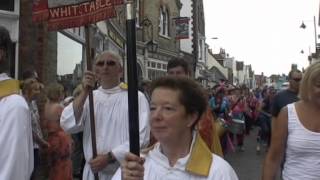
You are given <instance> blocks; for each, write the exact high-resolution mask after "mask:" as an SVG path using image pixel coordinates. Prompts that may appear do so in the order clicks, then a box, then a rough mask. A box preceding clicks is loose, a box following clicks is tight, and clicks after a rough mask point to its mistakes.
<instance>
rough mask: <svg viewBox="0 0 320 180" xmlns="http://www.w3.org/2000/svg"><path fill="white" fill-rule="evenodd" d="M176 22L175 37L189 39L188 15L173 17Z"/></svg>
mask: <svg viewBox="0 0 320 180" xmlns="http://www.w3.org/2000/svg"><path fill="white" fill-rule="evenodd" d="M174 21H175V24H176V39H189V21H190V18H189V17H178V18H174Z"/></svg>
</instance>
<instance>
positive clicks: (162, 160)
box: [150, 132, 196, 171]
mask: <svg viewBox="0 0 320 180" xmlns="http://www.w3.org/2000/svg"><path fill="white" fill-rule="evenodd" d="M192 136H193V137H192V143H191V146H190V150H189V153H188V154H187V155H186V156H185V157H182V158H180V159H178V160H177V162H176V164H175V165H174V166H173V167H171V166H170V164H169V160H168V158H167V157H166V156H165V155H164V154H163V153H162V152H161V148H160V143H157V144H155V147H154V149H153V150H152V151H150V157H151V158H152V159H155V161H156V162H157V163H159V165H160V166H164V167H166V168H168V169H170V168H174V169H179V170H181V171H184V170H185V169H186V165H187V162H188V160H189V157H190V155H191V151H192V147H193V144H194V142H195V139H196V132H193V135H192Z"/></svg>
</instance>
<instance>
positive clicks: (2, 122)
mask: <svg viewBox="0 0 320 180" xmlns="http://www.w3.org/2000/svg"><path fill="white" fill-rule="evenodd" d="M8 79H10V78H9V77H8V76H7V75H6V74H0V82H1V81H3V80H8ZM0 91H1V89H0ZM0 148H1V150H0V152H1V153H0V179H1V180H2V179H3V180H5V179H6V180H11V179H12V180H29V179H30V176H31V173H32V170H33V141H32V128H31V119H30V111H29V107H28V104H27V102H26V101H25V100H24V98H23V97H22V96H20V95H16V94H14V95H9V96H6V97H3V98H1V99H0Z"/></svg>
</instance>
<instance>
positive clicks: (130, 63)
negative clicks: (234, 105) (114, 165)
mask: <svg viewBox="0 0 320 180" xmlns="http://www.w3.org/2000/svg"><path fill="white" fill-rule="evenodd" d="M134 2H135V1H134V0H127V1H126V12H127V13H126V31H127V69H128V73H127V74H128V102H129V103H128V106H129V136H130V152H131V153H133V154H136V155H138V156H139V154H140V142H139V113H138V112H139V109H138V107H139V105H138V78H137V54H136V17H135V16H136V13H135V8H134V7H135V3H134Z"/></svg>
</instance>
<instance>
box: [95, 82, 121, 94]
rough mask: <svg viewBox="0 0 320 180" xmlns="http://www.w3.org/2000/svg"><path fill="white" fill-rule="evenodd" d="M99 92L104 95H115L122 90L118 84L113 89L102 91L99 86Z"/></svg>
mask: <svg viewBox="0 0 320 180" xmlns="http://www.w3.org/2000/svg"><path fill="white" fill-rule="evenodd" d="M98 90H99V91H101V92H103V93H105V94H115V93H118V92H121V91H122V89H121V88H120V84H119V85H117V86H115V87H113V88H110V89H103V88H102V87H101V86H100V87H99V88H98Z"/></svg>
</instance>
